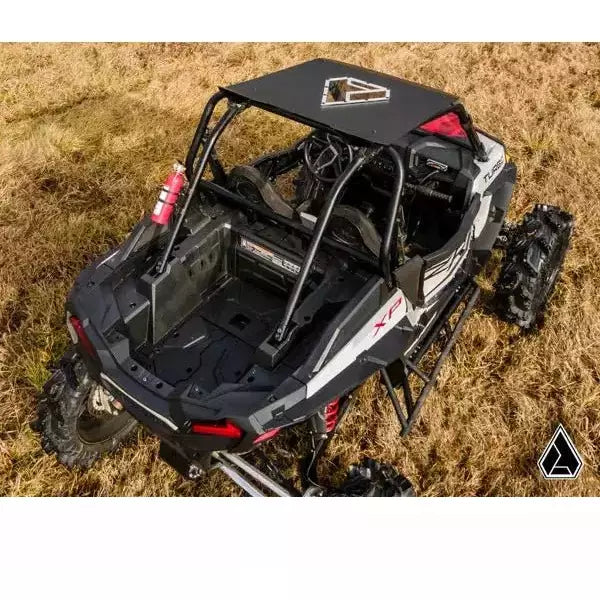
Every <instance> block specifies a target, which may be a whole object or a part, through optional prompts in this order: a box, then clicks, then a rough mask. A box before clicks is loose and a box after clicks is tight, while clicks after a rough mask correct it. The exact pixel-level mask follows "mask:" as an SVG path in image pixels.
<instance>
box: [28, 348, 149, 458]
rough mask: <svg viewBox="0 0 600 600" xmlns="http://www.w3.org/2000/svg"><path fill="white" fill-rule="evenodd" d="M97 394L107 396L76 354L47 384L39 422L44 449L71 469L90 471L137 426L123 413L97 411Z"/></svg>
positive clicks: (40, 402) (63, 361) (64, 361)
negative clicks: (93, 399)
mask: <svg viewBox="0 0 600 600" xmlns="http://www.w3.org/2000/svg"><path fill="white" fill-rule="evenodd" d="M98 392H99V393H102V394H104V393H105V392H104V389H103V388H101V387H100V386H99V384H97V383H95V382H94V381H92V379H91V378H90V377H89V375H88V373H87V370H86V368H85V365H84V363H83V361H82V360H81V359H80V358H79V357H78V356H77V354H76V353H75V352H73V351H70V352H68V353H67V354H66V355H65V357H63V360H62V361H61V363H60V366H59V368H58V369H56V370H55V371H54V373H53V374H52V377H51V378H50V379H49V380H48V381H47V382H46V384H45V385H44V389H43V392H42V394H41V397H40V399H39V404H38V422H37V429H38V430H39V432H40V436H41V442H42V447H43V449H44V450H45V451H46V452H47V453H49V454H56V457H57V458H58V460H59V462H61V463H63V464H64V465H66V466H68V467H83V468H89V467H90V466H91V465H92V464H93V463H94V462H95V461H96V460H98V459H99V458H100V457H101V456H103V455H105V454H108V453H110V452H113V451H114V450H116V449H117V448H118V447H119V446H120V445H121V444H122V443H123V441H124V440H125V439H126V438H127V437H128V436H129V435H130V434H131V433H132V432H133V430H134V429H135V427H136V425H137V421H136V420H135V419H134V418H133V417H132V416H131V415H129V414H128V413H127V412H125V411H124V410H120V411H119V410H117V409H115V410H114V411H113V412H108V411H106V410H105V411H99V410H98V409H97V408H94V404H93V402H92V398H91V395H92V394H94V393H98ZM103 413H106V414H103Z"/></svg>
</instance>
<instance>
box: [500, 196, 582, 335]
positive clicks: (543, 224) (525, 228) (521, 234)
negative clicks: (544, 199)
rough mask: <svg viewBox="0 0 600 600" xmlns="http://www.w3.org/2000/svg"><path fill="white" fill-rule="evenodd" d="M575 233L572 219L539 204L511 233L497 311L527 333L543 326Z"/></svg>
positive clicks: (502, 317) (552, 208)
mask: <svg viewBox="0 0 600 600" xmlns="http://www.w3.org/2000/svg"><path fill="white" fill-rule="evenodd" d="M572 232H573V217H572V216H571V215H570V214H569V213H567V212H564V211H562V210H560V209H559V208H557V207H555V206H548V205H545V204H538V205H537V206H536V207H535V208H534V210H533V211H532V212H530V213H528V214H527V215H525V218H524V219H523V222H522V223H521V224H519V225H518V226H517V227H516V228H515V229H514V230H513V231H512V232H511V236H510V241H509V244H508V247H507V250H506V257H505V260H504V264H503V266H502V270H501V272H500V276H499V277H498V282H497V283H496V311H497V313H498V315H499V316H500V318H501V319H503V320H505V321H508V322H509V323H516V324H517V325H519V327H521V328H522V329H524V330H531V329H534V328H536V327H537V326H539V325H540V323H541V321H542V317H543V314H544V310H545V308H546V305H547V304H548V300H549V299H550V296H551V295H552V292H553V291H554V288H555V286H556V282H557V280H558V275H559V273H560V270H561V268H562V265H563V262H564V259H565V255H566V252H567V249H568V247H569V241H570V239H571V235H572Z"/></svg>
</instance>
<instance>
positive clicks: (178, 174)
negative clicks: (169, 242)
mask: <svg viewBox="0 0 600 600" xmlns="http://www.w3.org/2000/svg"><path fill="white" fill-rule="evenodd" d="M184 185H185V167H184V166H183V165H182V164H181V163H179V162H176V163H175V164H174V165H173V170H172V171H171V172H170V173H169V176H168V177H167V179H166V180H165V182H164V184H163V186H162V189H161V190H160V194H159V195H158V200H157V201H156V205H155V206H154V211H153V212H152V220H153V221H154V222H155V223H157V224H158V225H166V224H167V223H168V222H169V219H170V218H171V215H172V214H173V209H174V208H175V204H176V203H177V199H178V198H179V194H180V193H181V190H182V189H183V186H184Z"/></svg>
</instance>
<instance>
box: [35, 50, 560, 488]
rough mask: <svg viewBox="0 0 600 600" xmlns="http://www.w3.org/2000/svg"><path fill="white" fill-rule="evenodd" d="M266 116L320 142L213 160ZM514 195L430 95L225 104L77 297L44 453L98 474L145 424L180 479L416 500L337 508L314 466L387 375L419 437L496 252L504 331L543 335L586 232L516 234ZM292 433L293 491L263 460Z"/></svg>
mask: <svg viewBox="0 0 600 600" xmlns="http://www.w3.org/2000/svg"><path fill="white" fill-rule="evenodd" d="M217 106H219V110H217V111H216V110H215V109H216V107H217ZM249 107H254V108H258V109H261V110H262V111H267V112H270V113H274V114H275V115H278V116H279V117H284V118H286V119H290V120H292V121H295V122H296V123H300V124H302V125H304V126H308V127H309V128H310V132H309V133H308V134H307V135H305V136H304V137H302V138H301V139H298V140H297V141H296V143H294V144H293V145H292V146H291V147H289V148H287V149H285V150H281V151H277V152H274V153H271V154H267V155H264V156H260V157H259V158H257V159H256V160H254V161H253V162H251V164H245V165H239V166H235V167H233V168H232V169H226V168H225V167H224V163H223V160H222V157H221V158H220V157H219V153H218V152H217V147H216V142H217V140H218V139H219V138H220V136H221V135H222V134H223V132H224V130H225V129H226V128H227V127H228V126H229V125H230V124H231V123H232V121H233V120H234V119H235V118H236V116H238V115H239V114H240V113H242V112H243V111H244V110H246V109H248V108H249ZM221 109H224V110H221ZM215 113H217V114H220V117H219V118H218V119H217V118H215V119H213V118H212V117H213V115H214V114H215ZM286 178H287V181H288V182H289V181H290V179H291V184H290V185H288V193H284V192H283V191H282V190H283V188H284V187H285V186H282V185H280V182H281V181H282V180H284V179H286ZM515 179H516V167H515V165H514V163H513V162H512V161H511V160H510V159H509V157H508V155H507V154H506V151H505V148H504V145H503V144H502V142H500V141H499V140H497V139H495V138H494V137H492V136H491V135H489V134H487V133H484V132H483V131H481V130H479V129H477V128H475V127H474V125H473V123H472V120H471V118H470V116H469V115H468V113H467V112H466V110H465V108H464V107H463V105H462V104H461V103H460V102H459V101H458V100H457V98H455V97H453V96H451V95H448V94H446V93H443V92H440V91H437V90H434V89H431V88H428V87H424V86H422V85H417V84H414V83H411V82H408V81H405V80H402V79H398V78H396V77H392V76H389V75H384V74H381V73H377V72H374V71H370V70H367V69H363V68H360V67H356V66H353V65H349V64H344V63H340V62H335V61H330V60H322V59H318V60H312V61H309V62H306V63H303V64H300V65H297V66H294V67H291V68H288V69H284V70H281V71H278V72H275V73H272V74H269V75H265V76H264V77H259V78H257V79H253V80H251V81H246V82H242V83H239V84H236V85H231V86H227V87H223V88H220V90H219V91H218V92H217V93H215V94H214V96H212V97H211V98H210V100H209V101H208V103H207V105H206V108H205V109H204V112H203V114H202V117H201V120H200V123H199V125H198V127H197V129H196V132H195V135H194V138H193V141H192V144H191V147H190V150H189V152H188V155H187V159H186V161H185V165H179V164H176V166H175V168H174V170H173V172H172V173H171V175H170V176H169V178H168V179H167V181H166V182H165V184H164V187H163V189H162V191H161V194H160V196H159V200H158V202H157V203H156V206H155V208H154V211H153V213H152V214H149V215H147V216H145V217H144V218H143V219H142V221H141V222H140V223H139V224H138V225H136V226H135V228H134V229H133V231H132V232H131V233H130V235H129V237H128V238H127V239H126V240H125V241H124V242H123V243H122V244H121V245H120V246H119V247H118V248H116V249H113V250H112V251H110V252H108V253H107V254H106V255H104V256H102V257H101V258H99V259H98V260H96V261H95V262H94V263H93V264H91V265H90V266H89V267H87V268H86V269H85V270H84V271H83V272H82V273H81V274H80V275H79V277H78V278H77V280H76V282H75V284H74V287H73V289H72V290H71V292H70V294H69V297H68V300H67V304H66V321H67V327H68V329H69V332H70V335H71V338H72V340H73V345H72V347H71V348H70V349H69V350H68V351H67V353H66V354H65V356H64V357H63V358H62V360H61V361H60V363H59V364H58V365H57V366H56V368H55V369H54V373H53V375H52V377H51V378H50V380H49V381H48V382H47V384H46V386H45V388H44V392H43V394H42V397H41V400H40V404H39V419H38V426H39V429H40V431H41V438H42V444H43V446H44V448H45V449H46V450H47V451H48V452H53V453H55V454H56V455H57V457H58V459H59V460H60V461H61V462H63V463H64V464H66V465H69V466H81V467H89V466H90V465H91V464H92V463H93V462H94V461H95V460H96V459H97V458H99V457H100V456H101V455H103V454H105V453H107V452H109V451H112V450H114V449H115V448H117V447H118V446H119V444H120V443H121V442H122V441H123V440H124V439H125V438H126V437H127V436H128V435H129V434H130V433H131V432H132V430H133V429H134V428H135V427H136V425H137V423H138V422H139V423H142V424H143V425H145V426H146V427H147V428H148V429H149V430H150V431H151V432H153V433H154V434H155V435H157V436H158V437H159V438H160V440H161V445H160V456H161V457H162V458H163V459H164V460H166V461H167V462H168V463H169V464H171V465H172V466H173V467H175V468H176V469H177V470H178V471H179V472H181V473H182V474H183V475H184V476H186V477H189V478H192V479H196V478H198V477H201V476H207V475H208V474H209V473H210V471H211V470H213V469H220V470H221V471H222V472H224V473H225V474H226V475H228V476H229V477H230V478H231V479H232V480H233V481H234V482H236V483H237V484H238V485H239V486H241V487H242V488H243V489H244V490H245V491H246V492H247V493H249V494H251V495H266V494H274V495H278V496H287V495H371V496H373V495H384V496H385V495H388V496H404V495H411V494H412V488H411V486H410V484H409V483H408V481H407V480H406V479H405V478H404V477H402V476H401V475H400V474H398V473H397V472H396V471H395V470H394V468H393V467H392V466H391V465H386V464H381V463H377V462H375V461H374V460H371V459H369V458H365V460H364V461H363V462H362V463H360V464H357V465H354V466H352V467H351V468H350V471H349V473H348V475H347V477H346V480H345V482H344V483H343V484H342V485H341V486H337V487H335V488H333V487H332V486H331V485H328V484H327V483H324V482H323V481H321V479H320V478H319V473H318V468H317V466H318V461H319V458H320V457H321V456H322V454H323V452H324V450H325V449H326V447H327V443H328V441H329V440H330V439H331V437H332V436H333V435H334V434H335V432H336V430H337V428H338V427H339V425H340V422H341V421H342V419H343V417H344V415H345V414H346V413H347V411H348V410H349V409H351V407H352V393H351V392H352V391H353V390H354V389H356V388H357V387H358V386H360V385H361V383H362V382H364V381H365V380H366V379H367V378H369V377H370V376H372V375H374V374H378V373H379V375H380V377H381V381H382V383H383V385H384V386H385V388H386V390H387V393H388V394H389V397H390V400H391V402H392V404H393V407H394V410H395V412H396V414H397V416H398V420H399V423H400V427H401V432H402V434H403V435H404V434H407V433H408V432H409V431H410V429H411V427H412V426H413V424H414V423H415V420H416V419H417V417H418V415H419V412H420V410H421V408H422V406H423V402H424V400H425V398H426V397H427V395H428V394H429V392H430V391H431V389H432V388H433V386H434V385H435V382H436V379H437V376H438V374H439V372H440V369H441V367H442V365H443V363H444V360H445V358H446V357H447V356H448V354H449V353H450V351H451V349H452V347H453V345H454V344H455V342H456V340H457V337H458V335H459V332H460V330H461V328H462V326H463V324H464V322H465V320H466V318H467V317H468V315H469V314H470V312H471V311H472V309H473V307H474V305H475V304H476V302H477V299H478V296H479V287H478V285H477V284H476V282H475V277H476V276H477V274H478V273H479V272H480V271H481V270H482V268H483V267H484V266H485V265H486V263H487V261H488V259H489V258H490V256H491V255H492V251H493V250H494V249H495V248H500V249H501V250H502V251H503V252H504V262H503V266H502V268H501V272H500V276H499V279H498V282H497V284H496V293H495V308H496V311H497V313H498V314H499V315H500V316H501V317H503V318H505V319H506V320H508V321H510V322H512V323H516V324H517V325H519V326H521V327H522V328H524V329H534V328H535V327H536V326H537V325H538V324H539V322H540V319H541V317H542V313H543V311H544V308H545V305H546V303H547V300H548V299H549V297H550V295H551V294H552V291H553V289H554V287H555V284H556V281H557V276H558V274H559V271H560V268H561V265H562V263H563V260H564V256H565V253H566V251H567V247H568V244H569V239H570V236H571V232H572V218H571V217H570V216H569V215H568V214H567V213H565V212H563V211H561V210H559V209H558V208H555V207H552V206H549V205H537V206H536V207H535V208H534V209H533V211H532V212H530V213H529V214H528V215H527V216H526V217H525V219H524V220H523V222H522V223H520V224H513V225H510V224H508V223H507V222H506V214H507V210H508V205H509V201H510V198H511V195H512V191H513V186H514V184H515ZM290 189H291V191H289V190H290ZM401 400H402V402H401ZM287 428H297V429H296V431H298V432H300V431H301V432H303V436H304V438H306V441H307V444H306V446H307V447H308V448H310V450H309V451H308V455H307V456H306V458H305V460H304V461H302V463H301V465H302V466H301V469H300V471H301V477H299V478H298V479H299V482H294V484H292V482H290V481H286V480H285V478H284V477H283V476H282V475H281V469H278V468H277V466H276V465H274V464H273V460H272V459H271V458H269V457H265V456H264V451H263V450H262V448H261V446H262V445H263V444H264V443H265V442H266V441H267V440H269V439H272V438H273V437H275V436H277V435H281V434H282V433H284V432H285V430H286V429H287ZM304 438H303V439H304ZM296 450H297V449H296ZM265 465H267V466H265Z"/></svg>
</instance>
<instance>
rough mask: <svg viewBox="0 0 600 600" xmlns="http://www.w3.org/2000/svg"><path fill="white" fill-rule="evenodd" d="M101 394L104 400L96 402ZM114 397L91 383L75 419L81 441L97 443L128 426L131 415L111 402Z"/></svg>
mask: <svg viewBox="0 0 600 600" xmlns="http://www.w3.org/2000/svg"><path fill="white" fill-rule="evenodd" d="M98 394H101V395H102V396H103V397H104V401H102V402H100V403H99V402H98V401H97V396H98ZM113 402H114V398H113V397H112V396H111V395H110V394H109V393H108V392H107V391H106V390H105V389H104V388H102V387H101V386H99V385H98V384H92V385H91V386H90V389H89V391H88V393H87V395H86V398H85V400H84V402H83V403H82V411H81V413H80V415H79V417H78V419H77V433H78V435H79V437H80V439H81V441H82V442H84V443H86V444H98V443H102V442H105V441H107V440H109V439H111V438H115V437H117V436H118V435H119V433H121V431H123V429H125V428H126V427H128V426H129V424H130V423H131V420H132V417H131V415H129V413H127V411H125V410H123V409H122V408H121V409H118V408H116V407H115V405H114V404H113Z"/></svg>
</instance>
